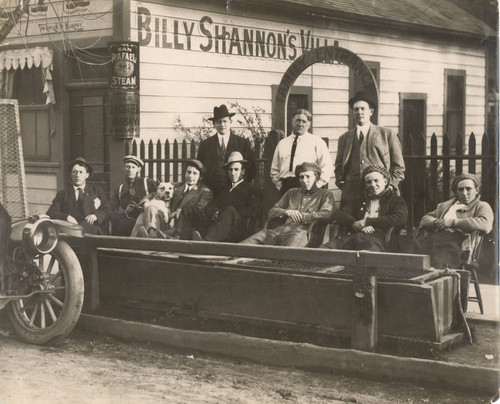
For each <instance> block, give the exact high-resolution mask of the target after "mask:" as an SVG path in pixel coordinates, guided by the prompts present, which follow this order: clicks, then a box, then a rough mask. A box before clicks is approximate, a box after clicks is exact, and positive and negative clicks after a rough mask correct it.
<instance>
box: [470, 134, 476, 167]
mask: <svg viewBox="0 0 500 404" xmlns="http://www.w3.org/2000/svg"><path fill="white" fill-rule="evenodd" d="M468 154H469V156H475V155H476V135H474V132H472V133H471V134H470V136H469V150H468ZM468 171H469V173H471V174H476V159H475V158H470V159H469V169H468Z"/></svg>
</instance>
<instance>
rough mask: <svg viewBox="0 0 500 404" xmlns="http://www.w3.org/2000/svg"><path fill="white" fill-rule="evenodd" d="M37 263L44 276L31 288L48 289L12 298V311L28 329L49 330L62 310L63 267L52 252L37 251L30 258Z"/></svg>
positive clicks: (63, 294) (36, 330) (65, 290)
mask: <svg viewBox="0 0 500 404" xmlns="http://www.w3.org/2000/svg"><path fill="white" fill-rule="evenodd" d="M33 263H34V264H36V265H38V267H39V269H40V271H41V272H42V275H43V278H44V280H43V281H42V282H40V284H39V285H37V286H35V287H34V288H33V290H49V291H50V293H37V294H35V295H33V296H31V297H29V298H26V299H20V300H16V301H13V302H12V309H13V310H12V311H13V314H14V316H15V317H16V319H17V320H18V324H19V325H20V326H22V327H23V328H25V329H26V330H28V331H30V332H31V333H40V334H43V333H45V332H48V331H50V330H51V329H52V328H54V327H55V326H56V324H57V322H58V321H59V320H60V319H61V318H62V317H63V315H64V312H65V311H66V307H67V304H66V301H67V296H69V294H68V291H67V284H66V279H67V268H66V267H65V266H64V264H63V263H62V262H61V260H60V259H59V258H58V257H57V255H56V254H55V253H54V252H52V253H50V254H40V255H39V256H37V257H35V258H34V259H33Z"/></svg>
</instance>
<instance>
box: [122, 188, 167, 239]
mask: <svg viewBox="0 0 500 404" xmlns="http://www.w3.org/2000/svg"><path fill="white" fill-rule="evenodd" d="M173 194H174V185H173V184H172V183H171V182H160V184H158V188H156V192H155V193H152V194H149V195H148V196H146V197H145V198H144V199H143V200H142V201H141V202H139V205H142V206H143V207H144V211H143V212H142V213H141V214H140V215H139V217H138V218H137V221H136V222H135V226H134V228H133V229H132V233H131V234H130V236H131V237H156V238H158V237H160V238H162V237H164V233H163V231H162V230H166V229H168V217H169V214H170V199H172V196H173Z"/></svg>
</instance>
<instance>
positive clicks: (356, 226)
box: [352, 219, 365, 231]
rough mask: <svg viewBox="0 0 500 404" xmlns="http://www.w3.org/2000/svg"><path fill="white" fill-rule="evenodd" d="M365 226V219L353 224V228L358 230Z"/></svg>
mask: <svg viewBox="0 0 500 404" xmlns="http://www.w3.org/2000/svg"><path fill="white" fill-rule="evenodd" d="M363 227H365V219H362V220H358V221H357V222H354V223H353V224H352V228H353V229H354V230H356V231H360V230H361V229H362V228H363Z"/></svg>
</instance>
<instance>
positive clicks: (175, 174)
mask: <svg viewBox="0 0 500 404" xmlns="http://www.w3.org/2000/svg"><path fill="white" fill-rule="evenodd" d="M173 148H174V150H173V151H174V161H173V164H174V167H173V170H172V171H173V179H172V181H173V182H176V181H177V178H178V177H179V165H178V163H177V161H178V160H179V143H178V142H177V139H176V140H174V146H173Z"/></svg>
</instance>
